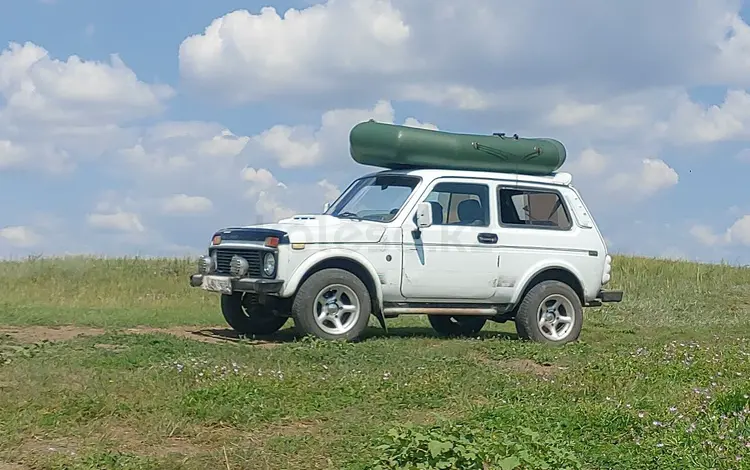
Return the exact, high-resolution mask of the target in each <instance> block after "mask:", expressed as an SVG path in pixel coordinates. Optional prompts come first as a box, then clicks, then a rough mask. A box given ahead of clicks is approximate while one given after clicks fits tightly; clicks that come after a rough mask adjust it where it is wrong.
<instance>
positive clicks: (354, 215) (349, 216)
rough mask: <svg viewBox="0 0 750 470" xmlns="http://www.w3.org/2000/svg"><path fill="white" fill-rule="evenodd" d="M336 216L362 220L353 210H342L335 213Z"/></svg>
mask: <svg viewBox="0 0 750 470" xmlns="http://www.w3.org/2000/svg"><path fill="white" fill-rule="evenodd" d="M336 217H339V218H342V219H353V220H363V219H362V217H360V216H358V215H357V214H355V213H354V212H342V213H340V214H337V215H336Z"/></svg>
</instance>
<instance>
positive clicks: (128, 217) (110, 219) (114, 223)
mask: <svg viewBox="0 0 750 470" xmlns="http://www.w3.org/2000/svg"><path fill="white" fill-rule="evenodd" d="M87 221H88V224H89V226H91V227H93V228H96V229H102V230H112V231H117V232H126V233H137V232H143V231H144V230H145V227H144V226H143V224H142V223H141V219H140V217H139V216H138V214H135V213H133V212H123V211H116V212H111V213H95V214H89V215H88V217H87Z"/></svg>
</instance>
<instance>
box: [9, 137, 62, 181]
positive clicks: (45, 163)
mask: <svg viewBox="0 0 750 470" xmlns="http://www.w3.org/2000/svg"><path fill="white" fill-rule="evenodd" d="M10 168H37V169H41V170H44V171H49V172H53V173H59V172H65V171H70V170H72V169H73V164H72V160H71V158H70V155H69V154H68V152H67V151H65V150H60V149H58V148H56V147H55V146H54V145H52V144H46V143H43V142H41V143H30V144H27V145H21V144H18V143H15V142H13V141H10V140H3V139H0V171H2V170H7V169H10Z"/></svg>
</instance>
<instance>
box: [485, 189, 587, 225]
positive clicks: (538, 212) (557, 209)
mask: <svg viewBox="0 0 750 470" xmlns="http://www.w3.org/2000/svg"><path fill="white" fill-rule="evenodd" d="M498 209H499V211H500V223H501V224H503V225H522V226H531V227H549V228H555V229H560V230H569V229H570V228H571V227H572V226H573V224H572V223H571V220H570V217H569V215H568V212H567V211H566V210H565V204H563V201H562V199H561V198H560V195H559V194H557V193H555V192H549V191H535V190H533V189H509V188H500V189H499V190H498Z"/></svg>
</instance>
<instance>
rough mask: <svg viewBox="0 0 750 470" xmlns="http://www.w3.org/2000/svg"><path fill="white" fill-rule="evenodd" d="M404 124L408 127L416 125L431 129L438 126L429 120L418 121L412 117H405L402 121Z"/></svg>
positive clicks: (435, 128)
mask: <svg viewBox="0 0 750 470" xmlns="http://www.w3.org/2000/svg"><path fill="white" fill-rule="evenodd" d="M404 125H405V126H408V127H418V128H420V129H430V130H433V131H437V130H439V129H438V126H436V125H435V124H432V123H430V122H420V121H418V120H417V119H415V118H413V117H408V118H406V120H405V121H404Z"/></svg>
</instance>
